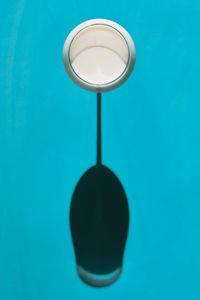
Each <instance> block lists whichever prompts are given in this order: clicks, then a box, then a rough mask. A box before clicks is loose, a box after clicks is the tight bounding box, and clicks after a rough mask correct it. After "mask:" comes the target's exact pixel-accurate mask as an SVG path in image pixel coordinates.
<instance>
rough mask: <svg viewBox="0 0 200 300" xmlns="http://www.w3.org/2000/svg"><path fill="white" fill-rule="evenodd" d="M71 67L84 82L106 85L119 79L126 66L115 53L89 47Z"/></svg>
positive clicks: (105, 49)
mask: <svg viewBox="0 0 200 300" xmlns="http://www.w3.org/2000/svg"><path fill="white" fill-rule="evenodd" d="M72 67H73V69H74V70H75V72H76V73H77V74H78V75H79V76H80V77H81V78H82V79H84V80H85V81H87V82H90V83H93V84H106V83H109V82H111V81H113V80H115V79H116V78H117V77H119V76H120V75H121V74H122V72H123V71H124V69H125V67H126V65H125V63H124V61H123V60H122V58H121V57H120V56H119V55H118V54H117V53H116V52H114V51H112V50H110V49H108V48H105V47H91V48H87V49H85V50H83V51H82V52H81V53H80V54H79V55H78V56H77V57H76V58H75V59H74V61H73V62H72Z"/></svg>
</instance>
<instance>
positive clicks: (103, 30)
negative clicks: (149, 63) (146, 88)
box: [63, 19, 135, 93]
mask: <svg viewBox="0 0 200 300" xmlns="http://www.w3.org/2000/svg"><path fill="white" fill-rule="evenodd" d="M63 62H64V66H65V69H66V72H67V73H68V75H69V76H70V78H71V79H72V80H73V81H74V82H75V83H76V84H77V85H79V86H80V87H82V88H84V89H86V90H89V91H93V92H99V93H102V92H106V91H109V90H112V89H114V88H117V87H118V86H120V85H121V84H122V83H123V82H124V81H125V80H126V79H127V78H128V77H129V75H130V74H131V72H132V70H133V67H134V64H135V46H134V43H133V40H132V38H131V37H130V35H129V33H128V32H127V31H126V30H125V29H124V28H123V27H121V26H120V25H119V24H117V23H115V22H112V21H109V20H104V19H95V20H89V21H86V22H84V23H82V24H80V25H79V26H77V27H76V28H75V29H74V30H73V31H72V32H71V33H70V34H69V36H68V37H67V39H66V41H65V45H64V48H63Z"/></svg>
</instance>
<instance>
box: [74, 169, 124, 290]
mask: <svg viewBox="0 0 200 300" xmlns="http://www.w3.org/2000/svg"><path fill="white" fill-rule="evenodd" d="M128 226H129V209H128V201H127V197H126V194H125V191H124V188H123V186H122V184H121V182H120V181H119V179H118V178H117V177H116V175H115V174H114V173H113V172H112V171H111V170H110V169H109V168H107V167H106V166H103V165H95V166H93V167H91V168H90V169H88V170H87V171H86V172H85V173H84V174H83V175H82V177H81V178H80V180H79V182H78V183H77V185H76V187H75V190H74V193H73V195H72V201H71V205H70V229H71V236H72V241H73V246H74V251H75V257H76V264H77V271H78V274H79V276H80V278H81V279H82V280H83V281H84V282H85V283H88V284H89V285H93V286H99V287H100V286H105V285H108V284H111V283H113V282H114V281H115V280H116V279H117V278H118V277H119V275H120V273H121V270H122V263H123V254H124V249H125V244H126V239H127V234H128ZM109 274H110V275H109ZM106 275H108V277H107V278H106ZM102 276H103V277H102Z"/></svg>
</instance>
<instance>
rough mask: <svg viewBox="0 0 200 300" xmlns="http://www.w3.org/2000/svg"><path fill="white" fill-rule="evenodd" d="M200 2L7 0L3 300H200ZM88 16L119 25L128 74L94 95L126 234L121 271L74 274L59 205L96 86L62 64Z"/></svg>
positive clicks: (84, 154) (65, 205) (90, 116)
mask: <svg viewBox="0 0 200 300" xmlns="http://www.w3.org/2000/svg"><path fill="white" fill-rule="evenodd" d="M199 13H200V2H199V1H194V0H180V1H172V0H169V1H167V2H166V1H165V2H162V1H153V2H152V1H146V0H142V1H137V2H136V1H130V0H129V1H127V0H125V1H123V2H116V1H113V0H111V1H105V0H103V1H101V2H95V3H94V2H91V1H88V0H86V1H76V2H67V1H62V0H61V1H55V0H49V1H26V0H21V1H8V2H6V1H4V2H2V3H1V9H0V19H1V29H0V34H1V39H0V44H1V45H0V299H1V300H18V299H19V300H29V299H30V300H40V299H41V300H51V299H52V300H54V299H59V300H62V299H71V300H75V299H92V300H96V299H104V300H108V299H109V300H110V299H113V300H114V299H115V300H118V299H122V298H126V299H139V300H160V299H162V300H165V299H166V300H169V299H172V300H173V299H176V300H179V299H181V300H183V299H190V300H198V299H200V290H199V278H200V254H199V253H200V239H199V236H200V218H199V213H200V189H199V181H200V175H199V170H200V118H199V112H200V101H199V98H200V97H199V96H200V92H199V69H200V56H199V51H200V41H199V27H200V19H199ZM91 18H107V19H111V20H113V21H115V22H118V23H119V24H121V25H122V26H124V27H125V28H126V29H127V30H128V31H129V33H130V34H131V35H132V37H133V39H134V42H135V45H136V52H137V54H136V65H135V69H134V73H133V75H132V76H131V77H130V79H129V80H128V81H127V82H126V83H125V84H124V85H123V86H122V87H121V88H119V89H117V90H115V91H112V92H109V93H107V94H105V95H104V96H103V104H102V110H103V111H102V114H103V120H102V122H103V124H102V125H103V162H104V164H106V165H107V166H109V167H110V168H111V169H112V170H113V171H114V172H115V173H116V174H117V176H118V177H119V178H120V180H121V182H122V184H123V185H124V188H125V190H126V193H127V196H128V199H129V205H130V217H131V219H130V229H129V236H128V242H127V247H126V252H125V257H124V270H123V274H122V276H121V277H120V279H119V280H118V281H117V282H116V283H115V284H114V285H112V286H110V287H107V288H105V289H100V290H99V289H94V288H90V287H88V286H86V285H84V284H83V283H82V282H81V281H80V280H79V278H78V277H77V275H76V270H75V261H74V253H73V248H72V243H71V237H70V231H69V223H68V213H69V205H70V198H71V195H72V192H73V189H74V187H75V184H76V182H77V181H78V179H79V177H80V176H81V174H82V173H83V172H84V171H85V170H86V169H87V168H89V167H90V166H91V165H93V164H94V163H95V146H96V101H95V95H94V94H92V93H89V92H86V91H83V90H81V89H80V88H78V87H76V86H75V85H74V84H73V83H72V82H71V80H70V79H69V78H68V77H67V75H66V74H65V71H64V67H63V63H62V47H63V44H64V41H65V38H66V37H67V35H68V33H69V32H70V31H71V30H72V29H73V28H74V27H75V26H76V25H78V24H79V23H81V22H83V21H85V20H87V19H91Z"/></svg>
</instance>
